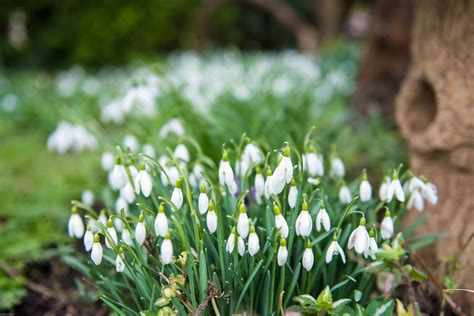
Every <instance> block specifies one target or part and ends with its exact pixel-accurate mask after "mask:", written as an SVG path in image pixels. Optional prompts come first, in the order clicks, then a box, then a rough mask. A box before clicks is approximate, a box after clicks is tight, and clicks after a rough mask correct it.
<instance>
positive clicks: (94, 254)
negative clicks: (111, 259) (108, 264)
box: [91, 234, 103, 266]
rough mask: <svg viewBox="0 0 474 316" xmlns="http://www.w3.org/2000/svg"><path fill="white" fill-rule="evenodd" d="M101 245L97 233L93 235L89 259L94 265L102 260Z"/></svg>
mask: <svg viewBox="0 0 474 316" xmlns="http://www.w3.org/2000/svg"><path fill="white" fill-rule="evenodd" d="M102 255H103V250H102V245H101V244H100V237H99V234H95V235H94V243H93V245H92V251H91V259H92V261H93V262H94V263H95V265H97V266H98V265H99V264H100V263H101V262H102Z"/></svg>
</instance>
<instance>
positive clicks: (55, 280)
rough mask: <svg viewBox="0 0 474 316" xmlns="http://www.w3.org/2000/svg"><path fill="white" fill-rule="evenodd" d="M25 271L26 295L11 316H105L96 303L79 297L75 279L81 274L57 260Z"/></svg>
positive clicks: (79, 277) (104, 309)
mask: <svg viewBox="0 0 474 316" xmlns="http://www.w3.org/2000/svg"><path fill="white" fill-rule="evenodd" d="M27 271H28V273H27V277H28V280H29V283H28V285H27V289H28V294H27V296H26V297H25V298H24V299H23V301H22V303H21V304H20V305H18V306H17V307H16V308H15V309H14V315H28V316H31V315H97V316H101V315H108V313H109V311H108V309H107V308H106V307H105V306H103V305H102V304H101V303H100V302H90V301H87V300H86V299H85V298H84V297H82V296H81V295H79V293H78V291H77V287H76V282H75V280H76V279H81V278H82V277H81V275H80V274H79V273H77V272H76V271H74V270H72V269H71V268H69V267H67V266H65V265H64V264H62V263H61V262H60V261H59V260H58V259H52V260H50V261H49V262H43V263H36V264H34V265H32V266H30V267H28V270H27ZM87 290H91V291H93V288H92V287H90V288H88V289H87Z"/></svg>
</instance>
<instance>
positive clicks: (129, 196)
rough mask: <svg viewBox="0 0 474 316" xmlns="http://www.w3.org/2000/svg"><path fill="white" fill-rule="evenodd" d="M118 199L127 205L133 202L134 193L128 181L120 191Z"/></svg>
mask: <svg viewBox="0 0 474 316" xmlns="http://www.w3.org/2000/svg"><path fill="white" fill-rule="evenodd" d="M120 198H121V199H123V200H124V201H125V202H127V203H129V204H132V203H133V202H135V192H134V190H133V186H132V183H131V182H130V181H127V184H126V185H125V186H124V187H122V188H121V189H120Z"/></svg>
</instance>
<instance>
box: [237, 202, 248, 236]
mask: <svg viewBox="0 0 474 316" xmlns="http://www.w3.org/2000/svg"><path fill="white" fill-rule="evenodd" d="M238 216H239V218H238V220H237V232H238V233H239V235H240V236H242V238H247V236H248V235H249V229H250V223H249V218H248V216H247V208H246V207H245V204H244V203H240V206H239V215H238Z"/></svg>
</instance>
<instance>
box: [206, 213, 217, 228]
mask: <svg viewBox="0 0 474 316" xmlns="http://www.w3.org/2000/svg"><path fill="white" fill-rule="evenodd" d="M206 223H207V229H208V230H209V232H210V233H211V234H214V233H215V232H216V230H217V215H216V212H214V211H213V210H211V211H209V212H207V215H206Z"/></svg>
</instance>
